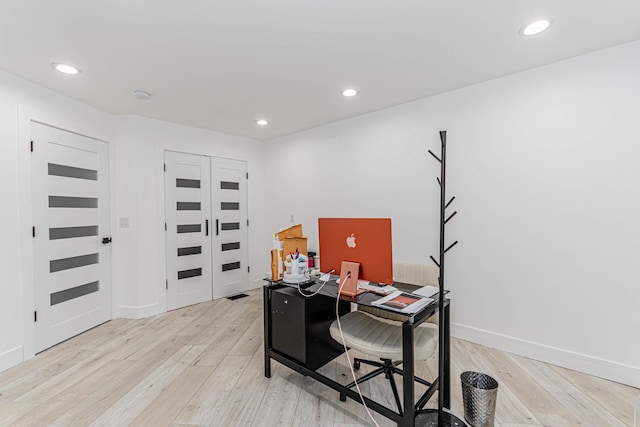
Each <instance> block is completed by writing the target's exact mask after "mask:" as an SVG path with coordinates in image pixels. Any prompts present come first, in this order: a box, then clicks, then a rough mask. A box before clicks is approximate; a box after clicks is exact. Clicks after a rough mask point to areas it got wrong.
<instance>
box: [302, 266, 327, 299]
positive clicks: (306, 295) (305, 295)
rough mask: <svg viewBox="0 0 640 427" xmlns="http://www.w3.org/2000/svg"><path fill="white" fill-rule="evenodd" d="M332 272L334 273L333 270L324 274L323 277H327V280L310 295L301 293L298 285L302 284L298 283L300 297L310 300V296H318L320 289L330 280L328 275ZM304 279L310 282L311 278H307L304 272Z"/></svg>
mask: <svg viewBox="0 0 640 427" xmlns="http://www.w3.org/2000/svg"><path fill="white" fill-rule="evenodd" d="M334 271H335V270H331V271H328V272H326V273H324V275H326V276H327V279H326V280H325V281H324V282H322V284H321V285H320V287H319V288H318V289H317V290H316V291H315V292H313V293H311V294H305V293H304V292H302V288H300V284H301V283H302V282H298V293H299V294H300V295H302V296H303V297H305V298H310V297H312V296H315V295H317V294H318V292H320V291H321V290H322V288H324V285H326V284H327V282H329V280H331V277H330V276H329V275H330V274H331V273H333V272H334ZM305 277H306V278H307V279H308V280H311V276H307V273H306V272H305ZM320 277H322V276H320Z"/></svg>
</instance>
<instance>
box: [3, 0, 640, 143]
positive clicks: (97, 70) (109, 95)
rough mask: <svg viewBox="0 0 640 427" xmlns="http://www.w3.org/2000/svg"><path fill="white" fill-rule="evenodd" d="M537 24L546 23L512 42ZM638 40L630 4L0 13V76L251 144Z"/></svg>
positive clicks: (545, 1) (587, 1) (217, 1)
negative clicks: (67, 70) (66, 70)
mask: <svg viewBox="0 0 640 427" xmlns="http://www.w3.org/2000/svg"><path fill="white" fill-rule="evenodd" d="M539 17H550V18H553V19H554V20H555V22H554V24H553V26H552V27H551V28H550V29H549V30H548V31H547V32H545V33H542V34H540V35H537V36H533V37H530V38H524V37H522V36H520V35H519V34H518V31H519V29H520V28H521V27H522V26H523V25H524V24H525V23H527V22H529V21H532V20H534V19H535V18H539ZM638 39H640V1H638V0H599V1H596V0H536V1H525V0H484V1H480V0H447V1H444V0H441V1H436V0H174V1H168V0H56V1H52V0H1V4H0V69H4V70H5V71H7V72H9V73H12V74H14V75H17V76H20V77H22V78H25V79H27V80H31V81H33V82H35V83H37V84H39V85H42V86H45V87H47V88H50V89H52V90H54V91H56V92H59V93H61V94H63V95H66V96H68V97H71V98H74V99H77V100H79V101H81V102H83V103H86V104H89V105H92V106H95V107H97V108H99V109H102V110H104V111H107V112H110V113H114V114H138V115H141V116H146V117H152V118H156V119H160V120H167V121H171V122H176V123H182V124H185V125H190V126H196V127H200V128H205V129H212V130H217V131H221V132H225V133H229V134H235V135H242V136H246V137H250V138H255V139H260V140H266V139H271V138H275V137H278V136H282V135H287V134H290V133H294V132H297V131H300V130H304V129H309V128H312V127H315V126H319V125H322V124H325V123H330V122H333V121H336V120H341V119H344V118H348V117H353V116H356V115H359V114H363V113H367V112H370V111H375V110H379V109H382V108H385V107H389V106H393V105H397V104H401V103H404V102H407V101H411V100H415V99H418V98H423V97H426V96H429V95H433V94H436V93H440V92H444V91H448V90H451V89H455V88H459V87H462V86H466V85H470V84H473V83H477V82H481V81H485V80H488V79H492V78H495V77H499V76H504V75H507V74H511V73H514V72H518V71H521V70H526V69H529V68H533V67H537V66H540V65H544V64H548V63H552V62H555V61H558V60H561V59H564V58H569V57H572V56H576V55H580V54H583V53H586V52H590V51H594V50H598V49H602V48H606V47H610V46H614V45H617V44H621V43H625V42H629V41H633V40H638ZM54 61H62V62H69V63H72V64H74V65H76V66H77V67H79V68H80V69H81V70H82V73H81V74H80V75H78V76H67V75H63V74H61V73H58V72H56V71H54V70H53V69H52V68H51V67H50V66H49V64H50V63H51V62H54ZM347 87H353V88H355V89H357V90H358V91H359V92H360V93H359V94H358V96H356V97H353V98H344V97H342V95H341V94H340V93H341V91H342V90H343V89H344V88H347ZM136 89H141V90H145V91H148V92H150V93H151V94H152V95H153V97H152V98H151V99H150V100H147V101H141V100H138V99H135V98H134V97H133V95H132V92H133V90H136ZM258 118H266V119H268V120H269V121H270V122H271V124H270V125H269V126H268V127H259V126H257V125H256V124H255V120H256V119H258Z"/></svg>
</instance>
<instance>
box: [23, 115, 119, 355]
mask: <svg viewBox="0 0 640 427" xmlns="http://www.w3.org/2000/svg"><path fill="white" fill-rule="evenodd" d="M31 133H32V138H33V153H32V165H31V170H32V186H33V190H32V196H33V220H34V229H33V235H34V295H35V308H36V313H34V320H35V321H36V323H35V350H36V352H39V351H42V350H44V349H46V348H49V347H51V346H53V345H55V344H57V343H59V342H61V341H64V340H66V339H68V338H70V337H72V336H74V335H77V334H79V333H81V332H83V331H86V330H87V329H90V328H92V327H94V326H96V325H99V324H100V323H103V322H106V321H108V320H110V319H111V284H110V274H109V273H110V247H109V244H108V243H109V242H110V237H109V235H110V230H109V176H108V170H109V169H108V164H109V158H108V153H109V150H108V144H107V143H105V142H102V141H98V140H95V139H91V138H87V137H84V136H80V135H76V134H73V133H70V132H65V131H63V130H59V129H55V128H52V127H49V126H45V125H42V124H38V123H32V126H31ZM103 238H107V241H105V243H104V244H103V242H102V239H103Z"/></svg>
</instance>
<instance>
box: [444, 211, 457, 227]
mask: <svg viewBox="0 0 640 427" xmlns="http://www.w3.org/2000/svg"><path fill="white" fill-rule="evenodd" d="M457 213H458V211H455V212H454V213H452V214H451V215H450V216H449V218H447V219H445V220H444V223H445V224H446V223H448V222H449V220H450V219H451V218H453V217H454V216H456V214H457Z"/></svg>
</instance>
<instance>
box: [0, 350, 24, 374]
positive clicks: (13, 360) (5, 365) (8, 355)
mask: <svg viewBox="0 0 640 427" xmlns="http://www.w3.org/2000/svg"><path fill="white" fill-rule="evenodd" d="M23 361H24V351H23V348H22V346H18V347H16V348H12V349H11V350H7V351H5V352H4V353H0V372H2V371H4V370H5V369H9V368H10V367H12V366H16V365H17V364H18V363H22V362H23Z"/></svg>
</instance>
